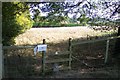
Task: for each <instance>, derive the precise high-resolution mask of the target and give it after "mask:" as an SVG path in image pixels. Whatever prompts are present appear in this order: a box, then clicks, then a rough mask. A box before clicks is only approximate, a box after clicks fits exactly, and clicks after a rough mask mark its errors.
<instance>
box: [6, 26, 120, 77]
mask: <svg viewBox="0 0 120 80" xmlns="http://www.w3.org/2000/svg"><path fill="white" fill-rule="evenodd" d="M105 31H106V30H105ZM112 33H113V31H112V30H111V31H107V32H104V30H103V31H96V30H93V29H91V28H88V27H68V28H67V27H61V28H60V27H59V28H32V29H30V30H28V31H26V32H25V33H23V34H21V35H19V36H18V37H17V38H16V45H36V44H41V43H42V40H43V39H46V43H47V45H48V50H47V53H46V57H47V58H50V59H53V58H55V57H51V56H47V55H50V54H52V53H55V52H56V51H57V52H61V53H62V52H65V51H68V39H69V38H72V42H82V41H85V40H93V39H101V38H106V37H109V36H112ZM114 44H115V40H110V47H109V58H108V64H104V58H105V49H106V41H100V42H94V43H87V44H82V45H75V46H73V47H72V55H73V56H74V57H76V58H77V59H75V58H73V60H72V70H70V71H69V70H65V71H64V70H63V71H59V72H57V73H54V72H53V71H52V72H51V71H49V72H48V73H46V76H45V77H50V78H55V77H56V78H70V77H72V78H119V76H120V75H119V73H120V72H119V65H118V63H117V62H118V61H116V59H113V58H112V56H111V55H112V53H113V52H114ZM4 52H5V57H6V62H5V63H6V64H5V65H6V69H5V70H6V76H7V77H21V76H22V77H41V54H37V56H34V54H33V48H32V49H15V50H14V49H13V50H5V51H4ZM60 57H61V58H65V57H67V56H60ZM57 58H58V57H57ZM66 64H67V62H65V63H63V64H62V63H59V66H63V67H64V66H66ZM113 64H114V65H113ZM18 65H19V66H18ZM10 66H11V68H10ZM52 66H53V64H51V65H49V64H47V65H46V68H51V67H52ZM10 70H11V71H10ZM12 71H13V72H12ZM14 71H15V72H14Z"/></svg>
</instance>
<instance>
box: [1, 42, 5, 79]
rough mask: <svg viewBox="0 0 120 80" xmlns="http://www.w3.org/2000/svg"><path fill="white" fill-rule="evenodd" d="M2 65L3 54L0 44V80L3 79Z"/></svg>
mask: <svg viewBox="0 0 120 80" xmlns="http://www.w3.org/2000/svg"><path fill="white" fill-rule="evenodd" d="M3 69H4V63H3V52H2V44H0V80H1V79H2V78H3V76H4V75H3V73H4V70H3Z"/></svg>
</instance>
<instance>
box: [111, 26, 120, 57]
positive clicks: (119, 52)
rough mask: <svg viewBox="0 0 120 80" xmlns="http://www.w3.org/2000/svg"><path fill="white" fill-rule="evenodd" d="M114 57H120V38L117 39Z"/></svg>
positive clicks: (119, 32)
mask: <svg viewBox="0 0 120 80" xmlns="http://www.w3.org/2000/svg"><path fill="white" fill-rule="evenodd" d="M117 36H120V27H118V33H117ZM113 56H114V57H119V56H120V38H118V39H116V43H115V51H114V54H113Z"/></svg>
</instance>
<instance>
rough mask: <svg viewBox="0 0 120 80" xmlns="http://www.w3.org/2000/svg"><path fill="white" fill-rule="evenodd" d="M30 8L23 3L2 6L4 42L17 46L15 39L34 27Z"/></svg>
mask: <svg viewBox="0 0 120 80" xmlns="http://www.w3.org/2000/svg"><path fill="white" fill-rule="evenodd" d="M32 24H33V23H32V20H31V18H30V15H29V7H28V6H27V4H26V3H23V2H3V4H2V38H3V40H2V42H3V45H13V44H15V41H14V38H15V37H16V36H18V35H19V34H21V33H23V32H25V31H26V30H27V29H30V28H31V27H32Z"/></svg>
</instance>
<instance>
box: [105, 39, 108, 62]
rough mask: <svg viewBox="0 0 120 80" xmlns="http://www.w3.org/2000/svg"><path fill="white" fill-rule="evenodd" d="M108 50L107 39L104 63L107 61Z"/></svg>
mask: <svg viewBox="0 0 120 80" xmlns="http://www.w3.org/2000/svg"><path fill="white" fill-rule="evenodd" d="M108 50H109V40H107V42H106V54H105V63H107V61H108Z"/></svg>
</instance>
